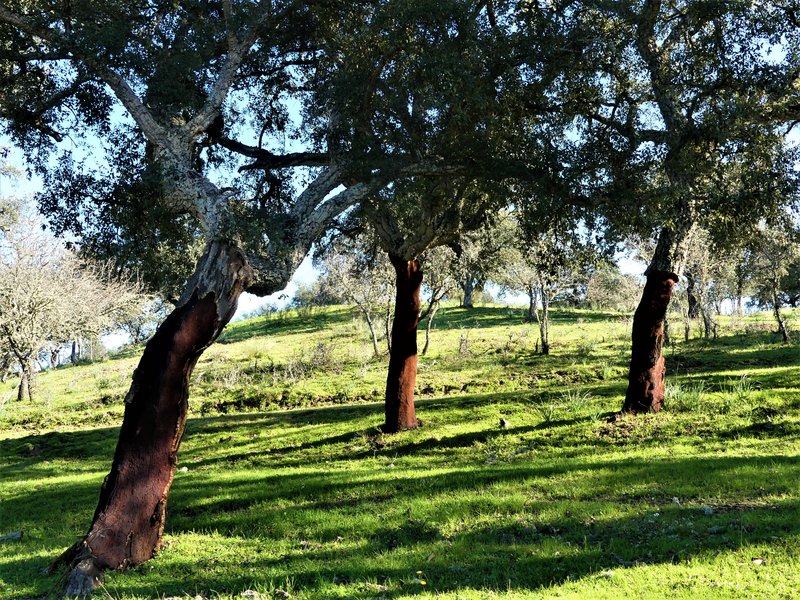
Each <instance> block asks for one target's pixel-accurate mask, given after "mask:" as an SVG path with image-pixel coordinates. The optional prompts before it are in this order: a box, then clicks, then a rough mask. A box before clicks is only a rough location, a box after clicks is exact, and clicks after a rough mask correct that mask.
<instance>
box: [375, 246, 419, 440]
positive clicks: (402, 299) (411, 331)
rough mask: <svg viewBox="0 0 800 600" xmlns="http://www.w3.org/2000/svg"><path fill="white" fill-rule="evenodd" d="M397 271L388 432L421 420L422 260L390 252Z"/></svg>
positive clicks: (394, 431) (415, 424)
mask: <svg viewBox="0 0 800 600" xmlns="http://www.w3.org/2000/svg"><path fill="white" fill-rule="evenodd" d="M389 259H390V260H391V261H392V265H393V266H394V269H395V273H396V274H397V295H396V297H395V308H394V323H393V324H392V347H391V352H390V354H389V374H388V376H387V378H386V404H385V415H386V420H385V422H384V424H383V427H382V429H383V431H384V432H385V433H396V432H398V431H401V430H404V429H415V428H416V427H417V426H418V425H419V423H418V421H417V415H416V412H415V410H414V388H415V387H416V384H417V326H418V325H419V313H420V308H421V306H422V305H421V303H420V299H419V293H420V288H421V287H422V271H421V269H420V265H419V261H417V260H405V259H403V258H400V257H399V256H395V255H392V254H390V255H389Z"/></svg>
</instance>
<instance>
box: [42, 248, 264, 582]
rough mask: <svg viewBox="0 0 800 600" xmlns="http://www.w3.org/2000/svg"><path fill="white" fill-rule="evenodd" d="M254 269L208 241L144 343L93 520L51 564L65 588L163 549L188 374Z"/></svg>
mask: <svg viewBox="0 0 800 600" xmlns="http://www.w3.org/2000/svg"><path fill="white" fill-rule="evenodd" d="M251 273H252V271H251V270H250V267H249V266H248V265H247V263H246V261H245V258H244V256H243V254H242V253H241V252H240V251H239V249H238V248H236V247H235V246H232V245H229V244H226V243H223V242H213V243H210V244H208V245H207V247H206V250H205V252H204V254H203V256H202V257H201V259H200V261H199V262H198V265H197V268H196V270H195V273H194V275H193V276H192V279H191V280H190V281H189V283H188V284H187V287H186V290H185V291H184V294H183V297H182V298H181V300H180V302H179V303H178V306H177V307H176V308H175V310H174V311H173V312H172V313H171V314H170V315H169V317H167V319H166V320H165V321H164V322H163V323H162V324H161V326H160V327H159V328H158V330H157V331H156V333H155V335H154V336H153V337H152V338H151V339H150V341H149V342H148V343H147V346H146V347H145V349H144V353H143V354H142V358H141V360H140V361H139V365H138V367H137V368H136V370H135V371H134V373H133V381H132V383H131V387H130V390H129V391H128V394H127V396H126V397H125V416H124V418H123V422H122V429H121V430H120V435H119V441H118V442H117V449H116V452H115V454H114V462H113V464H112V466H111V472H110V473H109V474H108V476H107V477H106V479H105V481H104V482H103V486H102V488H101V489H100V501H99V502H98V505H97V509H96V510H95V513H94V518H93V520H92V524H91V527H90V528H89V531H88V533H87V534H86V535H85V536H84V538H83V539H82V540H81V541H79V542H78V543H77V544H75V545H74V546H73V547H72V548H70V549H68V550H67V551H66V552H64V554H63V555H62V556H61V557H60V558H59V559H58V560H57V561H56V562H55V563H54V564H53V567H54V568H55V567H58V566H60V565H62V564H66V565H67V566H68V567H69V572H68V576H67V583H66V589H65V594H66V595H71V596H76V595H84V594H87V593H89V592H90V591H91V590H92V589H94V588H95V587H97V586H98V585H99V584H100V582H101V581H102V578H103V572H104V571H105V570H106V569H117V568H121V567H127V566H132V565H137V564H140V563H142V562H144V561H146V560H148V559H150V558H151V557H152V556H153V555H154V554H155V552H156V551H157V550H158V548H159V545H160V541H161V535H162V532H163V530H164V517H165V510H166V502H167V494H168V493H169V489H170V486H171V485H172V478H173V475H174V472H175V465H176V462H177V452H178V446H179V445H180V442H181V438H182V436H183V432H184V428H185V425H186V411H187V407H188V396H189V391H188V386H189V377H190V376H191V373H192V369H193V368H194V365H195V363H196V362H197V359H198V358H199V357H200V355H201V354H202V353H203V351H204V350H205V349H206V348H207V347H208V346H209V345H210V344H211V343H212V342H213V341H214V339H215V338H216V337H217V336H218V335H219V334H220V332H221V331H222V329H223V328H224V327H225V325H226V324H227V323H228V321H230V319H231V317H232V316H233V313H234V312H235V310H236V303H237V300H238V298H239V296H240V294H241V293H242V290H243V289H244V288H245V287H246V286H247V285H248V282H249V281H250V277H251Z"/></svg>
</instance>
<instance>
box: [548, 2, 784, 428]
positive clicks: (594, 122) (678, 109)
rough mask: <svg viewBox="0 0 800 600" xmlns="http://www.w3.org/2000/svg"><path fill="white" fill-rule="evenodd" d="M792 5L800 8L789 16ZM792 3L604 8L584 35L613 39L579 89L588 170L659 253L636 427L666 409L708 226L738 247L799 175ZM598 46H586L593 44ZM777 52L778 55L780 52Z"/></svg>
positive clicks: (651, 269)
mask: <svg viewBox="0 0 800 600" xmlns="http://www.w3.org/2000/svg"><path fill="white" fill-rule="evenodd" d="M789 4H790V5H791V3H789ZM792 10H793V9H791V8H789V6H787V5H786V4H785V3H781V2H764V3H758V4H753V3H747V2H716V3H714V2H712V3H708V2H664V1H662V0H643V1H642V2H637V3H632V2H610V3H609V2H604V1H592V2H587V3H584V4H583V5H582V10H581V11H576V13H580V17H579V18H580V19H581V21H582V25H581V27H583V28H586V30H588V31H598V27H600V28H602V31H603V34H602V35H598V36H593V37H591V39H592V40H593V41H592V42H591V44H592V51H587V52H584V53H583V54H582V56H579V57H576V58H575V60H576V61H581V62H582V63H584V64H583V65H582V68H583V69H585V70H586V71H587V72H592V73H593V74H594V76H592V77H588V76H587V77H576V78H574V79H572V80H569V81H567V82H566V84H565V86H564V91H563V92H562V96H563V101H564V103H565V104H567V105H571V106H575V107H576V112H577V113H579V114H580V115H581V117H579V118H576V120H575V126H576V128H577V129H578V130H579V133H578V135H577V136H576V137H577V138H578V139H580V140H581V141H585V142H586V143H585V144H584V145H583V146H582V148H581V151H580V152H576V153H575V156H576V158H577V159H578V162H580V163H581V164H583V166H584V171H585V173H586V174H587V176H588V175H589V174H593V182H592V183H591V184H590V185H591V186H592V188H593V189H594V191H595V192H597V193H596V194H595V198H596V200H597V209H598V210H597V212H598V213H599V214H602V216H603V217H604V218H605V219H607V220H608V222H609V223H612V224H614V226H615V227H618V228H620V229H622V230H627V231H630V230H638V231H639V232H641V233H644V234H646V235H648V236H652V237H653V238H654V239H655V244H654V251H653V253H652V255H651V256H650V259H649V265H648V267H647V270H646V272H645V276H646V278H647V283H646V285H645V288H644V291H643V294H642V297H641V301H640V303H639V306H638V308H637V310H636V312H635V314H634V322H633V328H632V339H631V342H632V350H631V362H630V369H629V378H628V379H629V382H628V389H627V392H626V396H625V401H624V404H623V406H622V412H624V413H643V412H650V411H653V412H655V411H658V410H660V409H661V406H662V404H663V399H664V377H665V366H664V364H665V363H664V355H663V351H662V346H663V341H664V332H663V326H664V318H665V315H666V313H667V309H668V306H669V303H670V300H671V297H672V294H673V290H674V288H675V286H676V284H677V283H678V281H679V279H680V274H681V272H682V269H683V265H684V260H685V257H686V249H687V247H688V244H689V242H690V240H691V238H692V234H693V232H694V230H695V228H696V227H697V226H698V225H701V226H703V227H705V228H706V229H708V230H709V231H710V232H712V233H713V235H714V236H720V237H722V236H726V235H727V236H730V237H736V236H738V235H741V232H742V231H746V230H747V229H749V227H751V226H752V224H753V223H755V222H757V221H758V219H759V218H761V217H764V216H766V215H769V214H772V213H773V212H774V211H775V209H776V206H777V205H778V204H780V203H781V202H782V201H784V200H785V196H783V195H782V194H780V193H776V191H777V190H778V188H780V187H781V186H782V185H783V184H782V182H781V181H782V180H783V179H784V178H785V173H786V172H787V171H788V167H789V165H791V164H793V159H791V157H790V156H788V155H790V154H791V152H790V151H789V149H788V148H787V146H786V144H785V143H784V140H783V131H784V130H783V129H782V128H778V127H774V126H773V124H777V123H779V122H782V121H783V122H787V123H789V122H793V121H794V120H796V116H793V115H788V114H787V112H786V111H785V110H784V109H785V106H784V104H785V99H786V97H787V96H795V97H796V95H797V91H796V89H795V86H796V84H795V83H794V82H796V78H797V69H798V62H799V61H800V56H799V55H798V54H797V53H796V52H793V51H782V50H780V49H779V48H778V46H780V47H781V48H794V47H796V45H797V42H798V36H800V30H798V28H797V27H796V24H793V22H794V23H796V21H794V17H793V14H794V13H792ZM584 39H585V38H584ZM773 49H774V50H776V52H771V50H773Z"/></svg>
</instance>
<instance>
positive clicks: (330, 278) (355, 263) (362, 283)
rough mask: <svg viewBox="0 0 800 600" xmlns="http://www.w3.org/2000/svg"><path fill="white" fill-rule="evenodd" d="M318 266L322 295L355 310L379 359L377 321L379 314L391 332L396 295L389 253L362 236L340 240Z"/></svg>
mask: <svg viewBox="0 0 800 600" xmlns="http://www.w3.org/2000/svg"><path fill="white" fill-rule="evenodd" d="M318 265H319V267H320V269H321V274H320V278H321V289H322V291H323V292H324V293H327V294H329V295H331V296H332V297H338V298H341V300H342V301H343V302H345V303H347V304H352V305H354V306H355V307H356V309H357V310H358V312H360V313H361V315H362V316H363V317H364V321H366V323H367V328H368V329H369V333H370V339H371V341H372V351H373V353H374V355H375V357H376V358H378V357H380V355H381V351H380V348H379V344H378V335H379V334H378V331H379V327H378V322H377V318H378V314H382V315H383V318H384V321H385V322H384V325H385V329H386V330H388V328H389V326H390V325H389V323H390V321H391V315H390V312H389V309H390V307H391V305H392V298H393V295H394V278H393V277H392V275H391V273H392V267H391V264H390V263H389V259H388V256H387V255H386V253H385V252H384V251H383V250H382V249H381V248H379V247H378V246H377V245H376V244H375V243H374V242H372V241H371V240H369V239H368V238H367V237H366V236H364V235H362V236H359V237H357V238H356V239H352V240H337V241H336V242H335V243H334V244H333V245H332V246H330V247H329V248H328V249H327V251H326V253H325V254H324V255H323V256H322V257H321V258H320V259H319V260H318ZM387 343H389V340H388V337H387Z"/></svg>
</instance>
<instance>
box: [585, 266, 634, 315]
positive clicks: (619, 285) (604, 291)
mask: <svg viewBox="0 0 800 600" xmlns="http://www.w3.org/2000/svg"><path fill="white" fill-rule="evenodd" d="M642 288H643V285H642V283H641V281H640V280H639V278H638V277H636V276H634V275H628V274H624V273H622V272H621V271H620V269H619V266H617V265H616V264H615V263H613V262H606V263H603V264H601V265H600V266H598V268H597V269H595V271H594V272H593V273H592V275H591V276H590V277H589V284H588V286H587V290H586V299H587V301H588V302H589V306H591V307H592V308H594V309H601V310H615V311H618V312H633V311H634V310H635V309H636V304H637V303H638V302H639V298H640V297H641V295H642Z"/></svg>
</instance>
